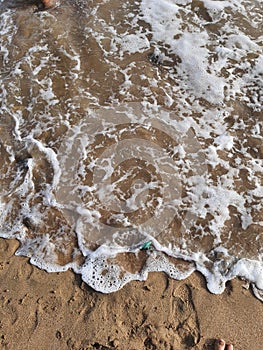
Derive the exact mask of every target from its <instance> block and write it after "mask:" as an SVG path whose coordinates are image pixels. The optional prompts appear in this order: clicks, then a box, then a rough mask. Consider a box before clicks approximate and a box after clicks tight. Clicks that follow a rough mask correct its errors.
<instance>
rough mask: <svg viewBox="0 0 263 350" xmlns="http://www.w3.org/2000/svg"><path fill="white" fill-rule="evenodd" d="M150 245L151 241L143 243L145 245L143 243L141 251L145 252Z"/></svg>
mask: <svg viewBox="0 0 263 350" xmlns="http://www.w3.org/2000/svg"><path fill="white" fill-rule="evenodd" d="M151 245H152V242H151V241H148V242H145V243H143V245H142V247H141V250H147V249H149V248H150V247H151Z"/></svg>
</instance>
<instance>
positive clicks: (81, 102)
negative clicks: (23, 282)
mask: <svg viewBox="0 0 263 350" xmlns="http://www.w3.org/2000/svg"><path fill="white" fill-rule="evenodd" d="M25 3H26V2H22V1H1V2H0V6H1V7H0V17H1V18H0V33H1V36H0V40H1V42H0V48H1V90H0V91H1V119H0V140H1V143H0V145H1V150H0V152H1V160H0V161H1V169H2V171H1V174H0V176H1V202H0V204H1V217H0V224H1V231H0V236H1V237H5V238H16V239H18V240H19V241H20V243H21V246H20V248H19V249H18V251H17V254H18V255H25V256H28V257H30V261H31V262H32V263H33V264H35V265H37V266H38V267H40V268H44V269H46V270H47V271H62V270H66V269H68V268H72V269H73V270H74V271H75V272H76V273H80V274H81V275H82V278H83V280H84V281H85V282H87V283H88V284H89V285H91V286H92V287H94V288H95V289H97V290H100V291H103V292H112V291H115V290H117V289H119V288H121V287H122V286H123V285H124V284H125V283H127V282H128V281H130V280H133V279H145V278H146V277H147V273H148V272H149V271H165V272H167V273H168V274H169V275H170V276H171V277H173V278H176V279H182V278H185V277H187V276H188V275H189V274H190V273H192V272H193V271H194V270H198V271H200V272H202V273H203V274H204V276H205V277H206V279H207V283H208V288H209V290H210V291H211V292H213V293H220V292H222V291H223V290H224V286H225V282H226V281H227V280H229V279H232V278H234V277H235V276H241V277H244V278H246V279H247V280H249V281H250V282H251V283H252V285H253V286H254V288H255V292H256V293H257V296H258V297H260V295H261V294H262V292H261V291H260V290H262V289H263V262H262V257H263V247H262V226H263V215H262V197H263V186H262V153H263V148H262V122H263V120H262V119H263V118H262V100H263V98H262V85H263V84H262V76H263V69H262V67H263V56H262V19H263V8H262V6H263V5H262V2H261V1H236V0H229V1H212V0H204V1H187V0H162V1H159V2H156V1H154V0H142V1H140V2H139V1H138V2H133V3H132V4H131V3H129V2H128V1H127V2H126V1H117V0H114V1H107V0H104V1H84V0H82V1H62V0H61V3H60V5H58V6H57V7H56V8H54V9H52V10H50V11H49V12H41V11H35V10H36V6H35V5H33V4H32V5H31V6H26V5H25ZM27 4H28V2H27ZM145 243H147V244H146V245H147V248H148V249H142V248H144V244H145Z"/></svg>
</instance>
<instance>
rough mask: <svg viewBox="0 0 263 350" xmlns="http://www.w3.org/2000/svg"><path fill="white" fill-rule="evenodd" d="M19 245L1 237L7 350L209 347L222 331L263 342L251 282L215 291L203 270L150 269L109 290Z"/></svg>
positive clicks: (262, 316) (0, 325) (238, 341)
mask: <svg viewBox="0 0 263 350" xmlns="http://www.w3.org/2000/svg"><path fill="white" fill-rule="evenodd" d="M17 247H18V243H17V242H16V241H14V240H10V241H8V240H4V239H0V302H1V309H0V339H1V343H0V344H1V349H10V350H53V349H56V350H64V349H72V350H73V349H74V350H75V349H76V350H80V349H101V350H102V349H104V350H105V349H122V350H140V349H157V350H162V349H169V350H172V349H173V350H181V349H196V350H199V349H200V350H209V349H213V344H214V339H215V338H217V337H223V338H225V339H226V340H227V341H228V342H232V343H233V344H234V345H235V350H244V349H249V350H261V349H262V343H263V304H262V302H261V301H259V300H257V299H256V298H255V297H254V296H253V294H252V292H251V290H250V289H246V288H244V285H245V282H244V281H241V280H238V279H235V280H233V281H231V282H229V283H228V285H227V288H226V290H225V292H224V293H223V294H222V295H213V294H210V293H209V292H208V291H207V289H206V285H205V281H204V279H203V277H202V276H201V275H200V274H198V273H194V274H192V276H191V277H190V278H188V279H186V280H184V281H175V280H172V279H170V278H168V277H167V276H166V275H165V274H163V273H151V274H150V275H149V278H148V280H147V281H145V282H132V283H129V284H128V285H126V286H125V287H124V288H123V289H122V290H120V291H118V292H116V293H112V294H108V295H106V294H101V293H98V292H95V291H94V290H92V289H91V288H89V287H88V286H87V285H86V284H84V283H83V282H82V281H81V279H80V277H79V276H77V275H75V274H73V273H72V272H71V271H67V272H64V273H49V274H48V273H46V272H45V271H41V270H39V269H38V268H35V267H34V266H32V265H30V264H29V262H28V259H27V258H22V257H16V256H14V252H15V250H16V248H17Z"/></svg>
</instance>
